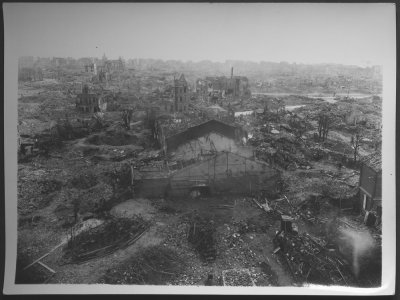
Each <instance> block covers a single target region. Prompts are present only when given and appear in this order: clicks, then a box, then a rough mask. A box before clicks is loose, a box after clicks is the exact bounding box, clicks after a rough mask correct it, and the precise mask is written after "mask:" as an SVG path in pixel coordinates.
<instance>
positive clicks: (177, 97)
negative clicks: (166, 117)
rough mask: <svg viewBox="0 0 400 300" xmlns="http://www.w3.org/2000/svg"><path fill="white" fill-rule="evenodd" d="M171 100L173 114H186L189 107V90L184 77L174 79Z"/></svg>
mask: <svg viewBox="0 0 400 300" xmlns="http://www.w3.org/2000/svg"><path fill="white" fill-rule="evenodd" d="M173 99H174V105H175V106H174V109H175V112H186V111H187V110H188V106H189V89H188V83H187V81H186V78H185V75H183V74H181V75H180V76H179V78H178V79H176V78H175V79H174V88H173Z"/></svg>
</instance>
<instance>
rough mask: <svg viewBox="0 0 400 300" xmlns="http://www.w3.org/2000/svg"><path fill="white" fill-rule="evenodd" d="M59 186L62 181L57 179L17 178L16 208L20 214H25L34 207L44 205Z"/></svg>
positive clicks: (50, 199) (38, 207) (60, 186)
mask: <svg viewBox="0 0 400 300" xmlns="http://www.w3.org/2000/svg"><path fill="white" fill-rule="evenodd" d="M61 188H62V182H60V181H58V180H44V179H38V180H36V179H34V178H31V179H28V178H26V177H25V178H22V177H20V179H19V180H18V210H19V212H20V214H21V215H26V214H29V213H30V212H32V211H34V210H35V209H40V208H44V207H46V206H47V205H48V204H49V203H50V202H51V201H52V199H53V197H54V196H55V194H56V193H57V192H58V191H60V189H61Z"/></svg>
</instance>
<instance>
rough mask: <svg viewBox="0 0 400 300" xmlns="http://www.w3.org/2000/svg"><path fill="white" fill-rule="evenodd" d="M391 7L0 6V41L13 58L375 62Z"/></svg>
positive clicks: (391, 30)
mask: <svg viewBox="0 0 400 300" xmlns="http://www.w3.org/2000/svg"><path fill="white" fill-rule="evenodd" d="M393 7H394V6H393V5H392V4H340V3H337V4H272V3H253V4H246V3H238V4H231V3H225V4H223V3H219V4H208V3H197V4H195V3H188V4H184V3H169V4H158V3H148V4H146V3H134V4H120V3H109V4H107V3H101V4H100V3H99V4H87V3H64V4H56V3H13V4H4V10H3V11H4V23H5V43H13V46H14V47H15V49H16V51H17V52H18V55H33V56H40V57H52V56H61V57H67V56H70V57H75V58H79V57H87V56H94V57H101V56H102V55H103V53H105V54H106V56H107V57H108V58H117V57H118V56H122V57H124V58H125V59H128V58H160V59H179V60H184V61H187V60H192V61H199V60H212V61H225V60H229V59H238V60H251V61H288V62H297V63H343V64H356V65H374V64H381V62H382V60H383V59H384V58H385V56H387V55H389V54H390V51H392V49H391V48H390V46H393V45H394V44H393V43H394V42H395V41H394V35H395V26H394V24H395V23H394V21H395V11H394V9H393ZM388 51H389V52H388Z"/></svg>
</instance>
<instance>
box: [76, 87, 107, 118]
mask: <svg viewBox="0 0 400 300" xmlns="http://www.w3.org/2000/svg"><path fill="white" fill-rule="evenodd" d="M76 108H77V109H78V110H80V111H82V112H86V113H95V112H101V111H105V110H106V109H107V102H106V101H104V99H103V97H102V96H100V95H98V94H96V93H90V91H89V87H88V86H87V85H84V86H83V88H82V93H81V94H78V95H77V98H76Z"/></svg>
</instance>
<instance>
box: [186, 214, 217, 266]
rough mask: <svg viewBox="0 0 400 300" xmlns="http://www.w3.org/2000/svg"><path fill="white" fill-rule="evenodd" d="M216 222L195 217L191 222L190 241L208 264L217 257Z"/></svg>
mask: <svg viewBox="0 0 400 300" xmlns="http://www.w3.org/2000/svg"><path fill="white" fill-rule="evenodd" d="M215 233H216V228H215V225H214V221H213V220H210V219H206V218H202V217H200V216H197V215H195V216H194V217H193V218H192V220H191V221H190V225H189V232H188V241H189V242H190V243H191V244H192V245H193V246H194V248H195V249H196V250H197V251H198V252H199V254H200V256H201V257H202V258H203V259H204V260H205V261H207V262H212V261H214V260H215V259H216V257H217V247H216V238H215Z"/></svg>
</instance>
